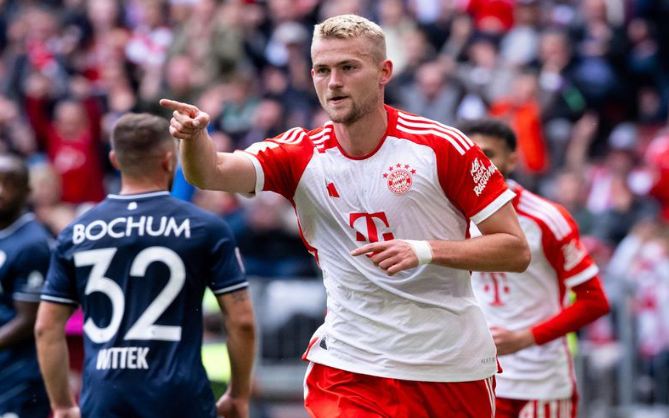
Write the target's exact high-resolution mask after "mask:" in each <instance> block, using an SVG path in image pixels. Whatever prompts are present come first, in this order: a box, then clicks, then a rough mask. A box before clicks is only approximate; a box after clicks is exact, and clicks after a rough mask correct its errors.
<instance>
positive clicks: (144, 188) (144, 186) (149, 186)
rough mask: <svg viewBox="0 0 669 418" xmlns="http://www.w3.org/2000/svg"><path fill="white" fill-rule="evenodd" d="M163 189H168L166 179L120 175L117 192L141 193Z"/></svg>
mask: <svg viewBox="0 0 669 418" xmlns="http://www.w3.org/2000/svg"><path fill="white" fill-rule="evenodd" d="M163 191H165V192H166V191H169V187H168V181H167V180H163V179H161V180H157V179H133V178H128V177H123V176H122V177H121V191H120V193H119V194H122V195H124V194H142V193H151V192H163Z"/></svg>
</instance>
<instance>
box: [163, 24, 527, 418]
mask: <svg viewBox="0 0 669 418" xmlns="http://www.w3.org/2000/svg"><path fill="white" fill-rule="evenodd" d="M311 56H312V61H313V68H312V71H311V74H312V78H313V81H314V87H315V88H316V93H317V95H318V98H319V100H320V104H321V106H322V107H323V108H324V109H325V111H326V112H327V114H328V116H329V117H330V119H331V121H330V122H328V123H326V124H325V125H323V126H321V127H319V128H317V129H314V130H311V131H309V130H307V129H303V128H293V129H291V130H289V131H287V132H285V133H284V134H282V135H279V136H277V137H276V138H272V139H268V140H266V141H263V142H260V143H257V144H254V145H252V146H251V147H249V148H248V149H247V150H246V151H244V152H236V153H232V154H230V153H217V152H216V151H215V149H214V145H213V144H212V142H211V140H210V138H209V137H208V135H207V131H206V130H205V128H206V126H207V124H208V123H209V115H207V114H206V113H204V112H201V111H200V110H199V109H197V108H196V107H194V106H192V105H189V104H185V103H178V102H174V101H170V100H162V101H161V104H162V105H163V106H166V107H168V108H171V109H173V110H174V113H173V116H174V117H173V118H172V121H171V132H172V135H174V136H175V137H177V138H180V139H181V140H182V148H181V153H182V160H183V167H184V172H185V174H186V178H187V179H188V180H189V181H190V182H192V183H193V184H195V185H196V186H198V187H200V188H205V189H216V190H227V191H231V192H239V193H254V194H255V193H260V192H261V191H273V192H276V193H280V194H281V195H283V196H284V197H286V198H287V199H289V200H290V201H291V202H292V203H293V205H294V206H295V211H296V214H297V217H298V220H299V225H300V230H301V233H302V237H303V239H304V243H305V245H306V246H307V248H308V249H309V251H310V252H311V253H312V254H313V255H314V257H316V259H317V261H318V263H319V265H320V267H321V269H322V271H323V280H324V284H325V288H326V290H327V295H328V302H327V309H328V313H327V316H326V318H325V323H324V324H323V325H322V326H321V327H320V328H319V329H318V330H317V331H316V333H315V334H314V336H313V339H312V340H311V343H310V344H309V347H308V348H307V351H306V353H305V356H304V357H305V359H306V360H308V361H310V364H309V367H308V371H307V376H306V379H305V406H306V408H307V410H308V411H309V412H310V414H311V415H312V416H314V417H321V418H325V417H357V418H364V417H393V418H402V417H405V418H419V417H425V418H427V417H430V418H436V417H455V416H458V417H477V418H478V417H485V418H488V417H490V416H491V415H492V413H493V408H494V394H493V386H494V379H493V376H494V374H495V372H496V371H497V362H496V356H495V354H496V352H495V346H494V343H493V341H492V337H491V335H490V332H489V330H488V328H487V326H486V324H485V319H484V317H483V314H482V312H481V309H480V308H479V307H478V305H477V303H476V300H475V298H474V294H473V292H472V288H471V284H470V275H469V270H484V271H499V270H503V271H523V270H525V268H526V267H527V264H528V263H529V250H528V247H527V243H526V241H525V238H524V236H523V233H522V230H521V229H520V226H519V225H518V220H517V216H516V214H515V212H514V210H513V207H512V206H511V204H510V203H509V202H510V201H511V199H512V198H513V196H514V195H513V192H511V191H509V190H508V188H507V187H506V185H505V184H504V181H503V178H502V176H501V175H500V174H499V173H498V172H497V171H496V170H495V168H494V166H493V165H492V164H491V163H490V161H489V160H488V159H487V158H486V157H485V155H484V154H483V153H482V152H481V151H480V149H478V148H477V147H476V146H475V145H474V144H473V143H472V142H471V140H469V138H467V137H466V136H465V135H463V134H462V133H461V132H459V131H457V130H456V129H453V128H451V127H448V126H444V125H441V124H439V123H437V122H434V121H431V120H428V119H425V118H422V117H420V116H416V115H411V114H408V113H406V112H402V111H399V110H397V109H393V108H392V107H389V106H386V105H385V104H384V101H383V95H384V88H385V86H386V84H387V83H388V82H389V81H390V79H391V76H392V70H393V65H392V62H391V61H389V60H388V59H387V58H386V52H385V39H384V35H383V32H382V30H381V29H380V28H379V27H378V25H376V24H374V23H372V22H370V21H369V20H367V19H364V18H362V17H359V16H354V15H344V16H337V17H333V18H331V19H328V20H326V21H325V22H323V23H321V24H320V25H317V26H316V28H315V33H314V38H313V42H312V46H311ZM470 220H472V221H474V222H475V223H477V225H478V226H479V229H480V230H481V231H483V233H484V236H483V237H480V238H477V239H467V225H468V222H469V221H470Z"/></svg>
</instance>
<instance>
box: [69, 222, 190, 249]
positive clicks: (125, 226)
mask: <svg viewBox="0 0 669 418" xmlns="http://www.w3.org/2000/svg"><path fill="white" fill-rule="evenodd" d="M133 234H137V235H139V236H140V237H141V236H144V234H146V235H150V236H152V237H158V236H164V237H169V236H174V237H176V238H178V237H180V236H181V235H182V234H183V235H184V238H190V220H189V219H188V218H186V219H184V220H182V221H181V224H177V221H176V220H175V219H174V218H173V217H171V216H170V217H169V218H168V217H167V216H161V217H160V219H154V218H153V216H140V217H139V219H135V218H133V217H132V216H128V217H124V218H115V219H112V220H111V221H109V222H105V221H103V220H97V221H93V222H91V223H90V224H88V225H84V224H75V225H74V228H73V230H72V242H73V243H74V244H81V243H82V242H84V240H88V241H97V240H99V239H102V238H104V237H110V238H124V237H127V236H130V235H133Z"/></svg>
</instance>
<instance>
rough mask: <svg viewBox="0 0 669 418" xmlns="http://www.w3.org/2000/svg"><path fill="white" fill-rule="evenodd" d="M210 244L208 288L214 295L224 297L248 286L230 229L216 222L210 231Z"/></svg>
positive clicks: (222, 223) (221, 222)
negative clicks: (211, 243)
mask: <svg viewBox="0 0 669 418" xmlns="http://www.w3.org/2000/svg"><path fill="white" fill-rule="evenodd" d="M211 231H212V242H213V245H211V246H210V248H211V250H210V252H209V271H208V273H209V280H208V286H209V288H210V289H211V290H212V292H214V294H216V295H224V294H226V293H230V292H234V291H235V290H239V289H243V288H245V287H247V286H248V282H247V281H246V274H245V273H244V265H243V264H242V257H241V254H240V253H239V248H238V247H237V243H236V242H235V238H234V236H233V235H232V231H230V228H229V227H228V226H227V225H226V224H225V223H224V222H223V221H220V222H216V227H215V228H212V229H211Z"/></svg>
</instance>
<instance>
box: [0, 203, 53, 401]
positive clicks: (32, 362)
mask: <svg viewBox="0 0 669 418" xmlns="http://www.w3.org/2000/svg"><path fill="white" fill-rule="evenodd" d="M49 241H50V236H49V234H48V232H47V231H46V230H45V229H44V227H43V226H42V225H41V224H39V223H38V222H37V221H35V220H34V216H33V215H32V214H25V215H23V216H21V217H20V218H19V219H18V220H16V221H15V222H14V223H13V224H12V225H10V226H8V227H7V228H5V229H3V230H0V327H2V326H4V325H5V324H7V323H8V322H9V321H11V320H12V319H14V317H15V316H16V309H15V307H14V301H23V302H34V303H39V298H40V292H41V290H42V284H43V283H44V277H45V276H46V272H47V269H48V268H49ZM40 381H41V377H40V372H39V366H38V364H37V352H36V350H35V341H34V340H33V339H30V340H27V341H25V342H23V343H21V344H18V345H15V346H13V347H8V348H4V349H3V348H0V405H2V404H3V403H4V402H5V401H6V400H7V399H5V397H6V396H7V395H8V394H11V393H13V394H14V395H17V393H15V392H16V391H20V390H21V387H24V386H25V385H27V384H31V383H32V382H40ZM24 389H25V387H24ZM10 397H11V396H10Z"/></svg>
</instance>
